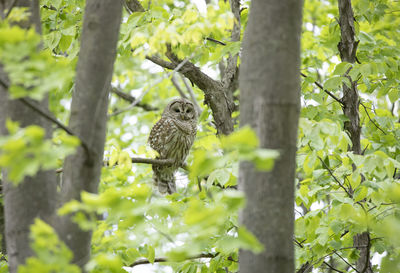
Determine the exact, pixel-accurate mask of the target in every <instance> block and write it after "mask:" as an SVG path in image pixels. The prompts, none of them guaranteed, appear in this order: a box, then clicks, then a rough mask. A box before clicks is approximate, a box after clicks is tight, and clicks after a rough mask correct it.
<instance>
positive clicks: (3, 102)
mask: <svg viewBox="0 0 400 273" xmlns="http://www.w3.org/2000/svg"><path fill="white" fill-rule="evenodd" d="M12 2H13V1H6V3H5V5H4V6H6V7H10V6H11V3H12ZM15 6H26V7H28V8H29V10H30V13H31V17H30V19H29V21H27V22H24V23H23V24H24V25H23V27H28V26H34V27H35V29H36V30H37V32H39V33H40V17H39V2H38V1H36V0H35V1H17V2H16V3H15ZM3 13H4V10H3ZM0 77H1V82H2V85H0V133H1V134H2V135H5V134H8V132H7V130H6V128H5V121H6V119H7V118H10V119H11V120H13V121H18V122H19V123H20V126H21V127H26V126H29V125H32V124H36V125H39V126H41V127H43V128H44V129H45V130H46V137H47V138H50V137H51V135H52V129H51V124H50V123H49V121H48V120H46V119H45V118H43V117H42V116H40V115H39V114H38V113H37V112H35V111H33V110H32V109H31V108H28V107H26V105H25V104H23V103H22V102H21V100H11V99H10V98H9V96H8V92H7V88H8V86H7V85H8V84H9V83H8V80H7V75H6V74H5V73H4V71H3V70H2V68H1V67H0ZM36 104H37V105H39V106H40V107H41V108H42V109H47V108H48V101H47V99H44V100H43V101H41V102H39V103H36ZM3 194H4V217H5V236H6V244H7V254H8V262H9V269H10V272H11V273H14V272H16V271H17V267H18V265H20V264H23V263H24V262H25V259H26V258H27V257H29V256H31V255H32V250H31V248H30V247H29V231H30V225H31V224H32V223H33V220H34V218H36V217H40V218H41V219H43V220H44V221H46V222H47V223H49V224H52V222H53V221H52V215H53V211H54V209H55V204H56V203H55V202H56V174H55V172H54V171H40V172H38V173H37V174H36V175H35V176H33V177H26V178H25V179H24V180H23V181H22V183H21V184H19V185H18V186H17V187H16V186H14V185H13V184H11V183H10V182H9V181H8V179H7V173H6V172H3Z"/></svg>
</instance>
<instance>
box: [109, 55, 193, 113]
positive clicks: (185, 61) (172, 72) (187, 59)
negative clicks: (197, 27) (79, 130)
mask: <svg viewBox="0 0 400 273" xmlns="http://www.w3.org/2000/svg"><path fill="white" fill-rule="evenodd" d="M191 58H193V55H192V56H190V57H189V58H186V59H184V60H183V61H181V62H180V63H179V64H177V65H176V66H175V68H174V70H172V71H171V72H170V73H168V74H167V77H170V76H171V75H174V73H175V72H177V71H178V70H179V69H181V68H182V67H183V66H184V65H185V64H186V63H187V62H188V61H189V59H191ZM163 80H164V78H161V79H159V80H158V81H156V83H154V84H153V85H151V86H150V87H149V88H147V89H146V90H145V91H144V92H143V93H142V94H141V95H140V96H139V97H138V98H137V99H136V100H135V101H134V102H132V103H131V105H129V106H128V107H126V108H124V109H121V110H118V111H115V112H114V113H112V114H110V115H108V117H113V116H116V115H119V114H121V113H123V112H126V111H129V110H131V109H132V108H134V107H135V106H136V105H138V104H139V103H140V102H141V101H142V99H143V97H144V96H145V95H146V94H147V93H148V92H149V91H150V90H151V88H152V87H154V86H155V85H157V84H159V83H160V82H162V81H163Z"/></svg>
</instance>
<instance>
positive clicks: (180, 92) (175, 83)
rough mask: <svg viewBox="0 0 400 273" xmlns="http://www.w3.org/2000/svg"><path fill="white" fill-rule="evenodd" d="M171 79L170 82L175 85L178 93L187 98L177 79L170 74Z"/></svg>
mask: <svg viewBox="0 0 400 273" xmlns="http://www.w3.org/2000/svg"><path fill="white" fill-rule="evenodd" d="M171 81H172V84H173V85H174V86H175V88H176V90H178V93H179V95H180V96H181V97H182V98H184V99H187V96H186V95H185V93H183V90H182V88H181V87H180V85H179V83H178V81H177V79H176V76H175V75H172V77H171Z"/></svg>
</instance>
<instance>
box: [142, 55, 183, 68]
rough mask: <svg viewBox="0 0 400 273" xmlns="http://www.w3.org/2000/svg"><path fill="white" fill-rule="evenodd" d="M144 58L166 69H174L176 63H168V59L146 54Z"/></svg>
mask: <svg viewBox="0 0 400 273" xmlns="http://www.w3.org/2000/svg"><path fill="white" fill-rule="evenodd" d="M146 59H147V60H149V61H152V62H153V63H155V64H158V65H159V66H161V67H164V68H167V69H171V70H172V69H175V67H176V65H175V64H173V63H170V62H168V61H165V60H163V59H161V58H160V57H158V56H156V55H153V56H146Z"/></svg>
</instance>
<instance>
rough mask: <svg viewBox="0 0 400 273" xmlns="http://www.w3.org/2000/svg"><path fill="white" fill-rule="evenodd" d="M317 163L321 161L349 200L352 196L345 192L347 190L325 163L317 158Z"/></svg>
mask: <svg viewBox="0 0 400 273" xmlns="http://www.w3.org/2000/svg"><path fill="white" fill-rule="evenodd" d="M318 159H319V161H321V163H322V165H324V167H325V168H326V169H327V170H328V172H329V174H330V175H331V176H332V178H333V179H334V180H335V181H336V182H337V183H338V184H339V186H340V187H341V188H342V189H343V190H344V191H345V192H346V193H347V195H348V196H349V197H350V198H353V195H352V194H351V193H350V192H349V191H348V190H347V188H346V187H345V186H344V185H343V184H342V183H341V182H340V181H339V179H338V178H337V177H336V176H335V175H334V174H333V172H332V170H331V169H330V168H329V167H328V165H326V163H325V162H324V161H323V160H322V158H321V157H319V156H318Z"/></svg>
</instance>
